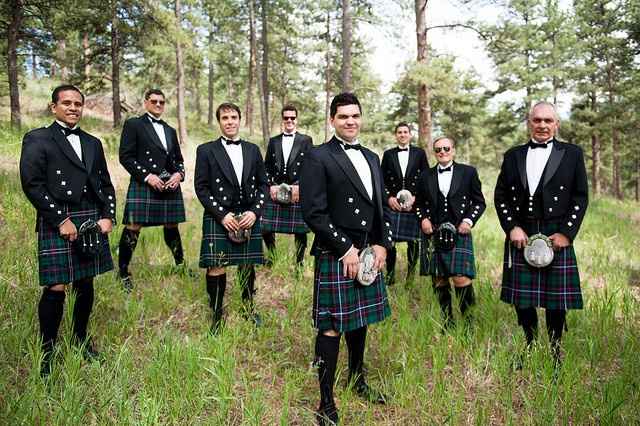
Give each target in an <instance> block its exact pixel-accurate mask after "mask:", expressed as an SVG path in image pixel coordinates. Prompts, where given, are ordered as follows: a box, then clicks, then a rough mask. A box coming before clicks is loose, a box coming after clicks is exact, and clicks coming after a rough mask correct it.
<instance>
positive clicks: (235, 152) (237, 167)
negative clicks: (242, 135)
mask: <svg viewBox="0 0 640 426" xmlns="http://www.w3.org/2000/svg"><path fill="white" fill-rule="evenodd" d="M234 140H238V139H234ZM220 142H221V143H222V146H223V147H224V149H225V150H226V151H227V154H228V155H229V158H230V159H231V165H232V166H233V171H234V172H235V173H236V177H237V178H238V185H240V186H242V168H243V167H244V160H243V159H242V144H240V145H234V144H227V143H226V142H225V140H224V138H223V139H221V141H220Z"/></svg>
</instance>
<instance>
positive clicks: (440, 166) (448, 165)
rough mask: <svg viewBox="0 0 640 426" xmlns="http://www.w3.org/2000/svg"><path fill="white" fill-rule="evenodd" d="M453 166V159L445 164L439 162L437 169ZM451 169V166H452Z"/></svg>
mask: <svg viewBox="0 0 640 426" xmlns="http://www.w3.org/2000/svg"><path fill="white" fill-rule="evenodd" d="M450 166H453V160H451V161H449V162H448V163H447V164H445V165H444V166H442V165H440V163H438V168H439V169H446V168H447V167H450ZM452 169H453V168H452Z"/></svg>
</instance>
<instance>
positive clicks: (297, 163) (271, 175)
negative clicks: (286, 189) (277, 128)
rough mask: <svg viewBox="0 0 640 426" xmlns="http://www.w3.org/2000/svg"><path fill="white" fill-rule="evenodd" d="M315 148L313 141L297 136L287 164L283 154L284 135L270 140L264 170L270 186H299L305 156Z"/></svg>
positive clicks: (299, 134)
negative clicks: (282, 184)
mask: <svg viewBox="0 0 640 426" xmlns="http://www.w3.org/2000/svg"><path fill="white" fill-rule="evenodd" d="M312 147H313V141H312V140H311V138H310V137H309V136H307V135H303V134H302V133H297V132H296V134H295V136H294V138H293V146H292V147H291V153H290V154H289V159H288V160H287V164H285V163H284V154H283V153H282V133H280V134H279V135H278V136H274V137H272V138H271V139H269V145H268V146H267V153H266V154H265V156H264V168H265V171H266V173H267V180H268V181H269V185H279V184H281V183H283V182H284V183H287V184H289V185H293V184H297V183H298V181H299V180H300V169H301V168H302V166H303V164H304V156H305V155H307V152H308V151H309V150H310V149H311V148H312Z"/></svg>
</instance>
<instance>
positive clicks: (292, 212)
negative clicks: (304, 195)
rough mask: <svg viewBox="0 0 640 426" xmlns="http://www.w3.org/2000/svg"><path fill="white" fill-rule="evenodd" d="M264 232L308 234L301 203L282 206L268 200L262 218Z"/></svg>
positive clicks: (261, 224) (261, 223)
mask: <svg viewBox="0 0 640 426" xmlns="http://www.w3.org/2000/svg"><path fill="white" fill-rule="evenodd" d="M260 226H261V227H262V232H277V233H280V234H306V233H307V232H309V227H308V226H307V224H306V223H305V222H304V219H303V218H302V207H301V206H300V203H295V204H288V205H285V204H280V203H276V202H275V201H273V200H271V199H268V200H267V202H266V205H265V208H264V212H262V215H261V216H260Z"/></svg>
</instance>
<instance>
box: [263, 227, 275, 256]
mask: <svg viewBox="0 0 640 426" xmlns="http://www.w3.org/2000/svg"><path fill="white" fill-rule="evenodd" d="M262 240H263V241H264V244H265V245H266V246H267V250H268V251H271V252H272V251H273V250H275V248H276V234H275V233H274V232H264V233H263V234H262Z"/></svg>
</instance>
